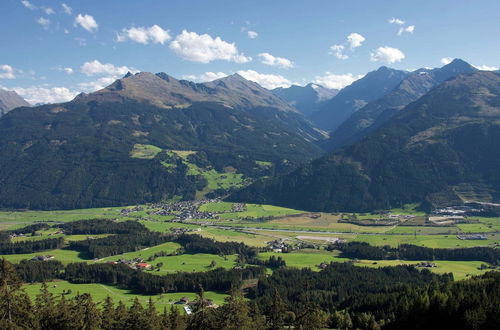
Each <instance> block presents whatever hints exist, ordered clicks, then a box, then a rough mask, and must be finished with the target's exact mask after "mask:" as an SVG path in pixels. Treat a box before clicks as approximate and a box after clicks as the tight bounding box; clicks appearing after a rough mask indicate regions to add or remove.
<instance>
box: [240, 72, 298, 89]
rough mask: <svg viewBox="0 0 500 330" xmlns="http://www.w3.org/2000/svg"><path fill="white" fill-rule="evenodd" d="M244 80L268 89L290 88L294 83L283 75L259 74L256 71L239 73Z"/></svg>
mask: <svg viewBox="0 0 500 330" xmlns="http://www.w3.org/2000/svg"><path fill="white" fill-rule="evenodd" d="M237 73H238V74H239V75H240V76H242V77H243V78H245V79H247V80H250V81H253V82H256V83H257V84H259V85H261V86H262V87H264V88H267V89H274V88H278V87H290V86H291V85H292V82H291V81H290V80H288V79H286V78H285V77H283V76H281V75H275V74H265V73H259V72H257V71H254V70H240V71H238V72H237Z"/></svg>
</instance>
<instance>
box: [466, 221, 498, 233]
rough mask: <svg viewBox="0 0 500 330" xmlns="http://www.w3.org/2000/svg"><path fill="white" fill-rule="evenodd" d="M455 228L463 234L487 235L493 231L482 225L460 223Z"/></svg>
mask: <svg viewBox="0 0 500 330" xmlns="http://www.w3.org/2000/svg"><path fill="white" fill-rule="evenodd" d="M457 227H458V228H459V229H460V230H461V231H462V232H464V233H488V232H493V231H495V229H494V228H490V227H489V226H488V225H486V224H484V223H461V224H457Z"/></svg>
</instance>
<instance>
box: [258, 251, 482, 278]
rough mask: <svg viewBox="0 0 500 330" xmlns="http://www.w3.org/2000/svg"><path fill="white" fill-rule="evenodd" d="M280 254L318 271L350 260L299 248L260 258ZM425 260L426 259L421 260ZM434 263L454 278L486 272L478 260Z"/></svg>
mask: <svg viewBox="0 0 500 330" xmlns="http://www.w3.org/2000/svg"><path fill="white" fill-rule="evenodd" d="M273 255H274V256H276V257H277V256H280V257H281V258H283V259H284V260H285V262H286V265H287V266H288V267H295V268H311V269H313V270H316V271H319V270H320V269H319V268H318V265H319V264H320V263H322V262H326V263H330V262H332V261H336V262H348V261H351V260H350V259H347V258H340V257H338V256H337V254H336V253H333V252H328V251H324V250H301V251H300V252H292V253H274V252H266V253H261V254H260V256H259V257H260V258H261V259H263V260H264V259H268V258H269V257H270V256H273ZM422 261H427V260H422ZM419 262H421V261H406V260H358V261H357V262H355V263H354V265H356V266H365V267H385V266H397V265H415V264H418V263H419ZM433 262H434V263H435V264H436V266H437V267H436V268H428V269H429V270H431V271H433V272H435V273H437V274H443V273H453V277H454V279H455V280H461V279H465V278H466V277H468V276H473V275H480V274H483V273H485V272H486V270H480V269H478V268H479V267H480V266H481V264H483V262H480V261H444V260H437V261H433Z"/></svg>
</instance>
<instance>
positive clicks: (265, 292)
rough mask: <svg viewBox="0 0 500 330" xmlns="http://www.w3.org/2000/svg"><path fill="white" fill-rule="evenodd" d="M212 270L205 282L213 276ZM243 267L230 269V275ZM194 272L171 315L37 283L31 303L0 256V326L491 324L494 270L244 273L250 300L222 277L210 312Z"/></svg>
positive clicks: (344, 268) (498, 318) (498, 323)
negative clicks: (185, 297) (221, 296)
mask: <svg viewBox="0 0 500 330" xmlns="http://www.w3.org/2000/svg"><path fill="white" fill-rule="evenodd" d="M74 265H75V266H72V267H75V269H74V270H72V272H73V271H77V272H81V273H83V274H90V273H94V274H98V273H99V272H98V271H97V272H94V270H91V271H89V270H90V269H91V267H90V268H86V267H89V266H84V265H82V264H74ZM102 266H109V267H110V269H112V268H116V269H118V268H119V267H116V266H113V265H102ZM80 267H84V268H85V269H79V268H80ZM66 271H68V270H66ZM130 271H131V270H130ZM218 271H219V270H216V271H214V272H215V273H217V272H218ZM220 272H222V270H220ZM208 273H210V272H208ZM215 273H214V275H213V276H214V278H215V277H217V276H219V275H221V274H215ZM243 273H244V271H239V275H242V274H243ZM103 275H105V273H101V274H99V275H98V276H99V277H101V276H103ZM247 275H250V274H247ZM76 276H78V274H76ZM85 276H87V275H85ZM92 276H93V275H92ZM174 276H176V275H174ZM177 276H178V275H177ZM186 276H187V274H186ZM196 276H198V275H194V276H193V277H192V278H191V279H189V278H188V277H187V278H186V279H188V280H190V281H191V280H192V281H193V282H192V283H193V286H196V287H198V289H197V290H198V299H197V300H196V301H195V302H193V303H192V304H191V305H190V307H191V308H192V310H193V313H192V314H191V315H181V313H180V312H179V310H178V309H177V308H176V306H174V305H172V307H171V308H170V309H167V308H165V309H164V310H163V311H158V310H157V309H156V307H155V305H154V303H153V301H152V300H151V299H150V300H149V303H148V304H147V306H142V305H141V303H140V302H139V300H137V299H136V300H135V301H134V302H133V303H132V305H131V306H130V307H126V306H125V305H124V304H123V302H119V303H117V304H116V303H114V302H113V301H112V299H111V298H107V299H106V300H105V301H104V302H101V303H97V302H95V301H93V300H92V297H91V296H90V295H89V294H78V295H77V296H76V297H74V298H66V297H65V296H64V295H62V296H55V295H53V294H51V293H50V292H49V290H48V288H47V286H46V285H45V286H42V289H41V291H40V294H39V295H38V296H37V297H36V299H34V300H33V301H32V300H30V298H29V297H28V296H27V294H26V293H25V292H24V291H23V289H22V288H21V284H22V281H21V279H20V278H19V276H18V274H17V273H16V268H15V267H14V266H13V265H11V264H10V263H9V262H7V261H5V260H2V261H0V283H1V285H0V311H1V312H0V328H2V329H124V328H127V329H176V330H181V329H204V330H205V329H209V330H210V329H214V330H215V329H244V330H246V329H248V330H249V329H257V330H260V329H262V330H264V329H266V330H267V329H269V330H271V329H273V330H274V329H285V328H290V327H292V328H295V329H304V330H305V329H308V330H309V329H310V330H315V329H324V328H334V329H436V328H441V329H464V330H465V329H467V330H468V329H498V328H499V327H500V314H499V313H498V310H499V308H500V274H499V273H494V272H492V273H487V274H484V275H482V276H479V277H474V278H471V279H468V280H465V281H460V282H452V281H451V280H450V277H449V276H447V275H441V276H440V275H434V274H432V273H430V272H428V271H418V270H415V269H414V268H412V267H403V266H400V267H386V268H381V269H369V268H363V267H355V266H352V265H349V264H338V263H332V264H330V265H329V266H328V268H327V269H325V270H323V271H320V272H313V271H311V270H307V269H306V270H298V269H278V270H275V271H274V272H273V274H272V275H271V276H267V277H266V276H265V275H264V273H259V272H257V273H253V274H251V276H259V284H258V286H257V287H255V288H252V289H250V292H248V293H247V296H248V297H250V298H253V299H252V300H250V301H247V300H245V299H244V292H243V291H241V290H240V289H238V288H239V287H240V284H241V283H239V282H237V281H236V282H230V284H229V287H227V286H226V287H225V289H223V291H225V292H228V293H230V297H229V298H227V299H226V303H225V304H224V305H223V306H221V307H219V308H210V307H208V302H207V300H206V299H205V298H204V287H201V288H200V286H199V285H200V284H202V283H203V284H208V285H209V281H203V278H201V277H200V278H197V277H196ZM119 277H120V276H119ZM230 280H231V279H230V278H228V279H227V282H226V283H229V281H230ZM183 281H184V279H183ZM290 283H294V285H290Z"/></svg>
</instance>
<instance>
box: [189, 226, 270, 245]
mask: <svg viewBox="0 0 500 330" xmlns="http://www.w3.org/2000/svg"><path fill="white" fill-rule="evenodd" d="M197 234H200V235H202V236H204V237H210V238H213V239H215V240H216V241H220V242H243V243H245V244H247V245H249V246H256V247H264V246H266V245H267V244H266V243H267V242H269V241H271V240H273V239H274V238H273V237H269V236H265V235H260V234H258V233H257V234H247V233H242V232H239V231H234V230H223V229H217V228H209V227H205V228H203V229H202V231H201V232H197Z"/></svg>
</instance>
